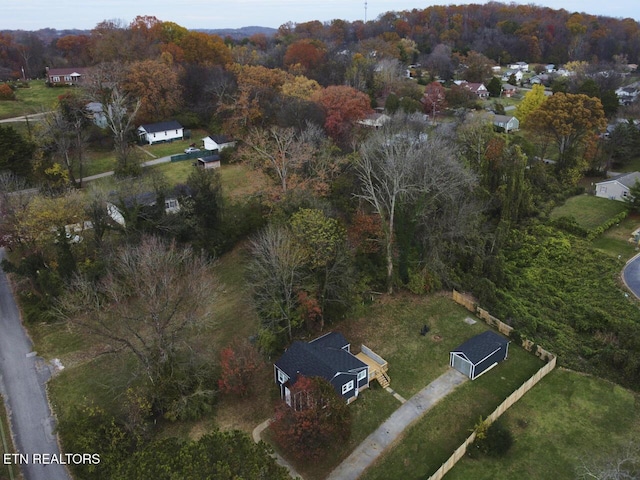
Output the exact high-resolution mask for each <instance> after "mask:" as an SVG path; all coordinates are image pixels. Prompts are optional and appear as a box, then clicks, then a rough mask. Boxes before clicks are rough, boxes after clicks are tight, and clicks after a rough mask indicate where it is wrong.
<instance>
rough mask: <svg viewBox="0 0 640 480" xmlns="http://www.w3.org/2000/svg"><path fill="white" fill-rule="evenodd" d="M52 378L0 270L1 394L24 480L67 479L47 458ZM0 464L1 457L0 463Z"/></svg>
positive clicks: (53, 444)
mask: <svg viewBox="0 0 640 480" xmlns="http://www.w3.org/2000/svg"><path fill="white" fill-rule="evenodd" d="M3 257H4V249H0V259H2V258H3ZM50 375H51V370H50V369H49V366H48V365H47V364H46V363H45V362H44V360H43V359H41V358H38V357H37V356H36V355H35V352H32V345H31V341H30V340H29V338H28V337H27V334H26V332H25V330H24V328H23V327H22V323H21V321H20V314H19V312H18V308H17V306H16V303H15V300H14V298H13V294H12V292H11V288H10V287H9V284H8V282H7V277H6V275H5V273H4V271H2V269H1V268H0V391H1V392H2V395H3V397H4V400H5V405H6V407H7V411H9V412H10V417H11V429H12V432H13V439H14V443H15V446H16V450H17V451H18V453H20V454H23V455H24V457H22V462H20V461H13V462H12V463H16V464H19V465H18V466H19V468H20V469H21V470H22V473H23V475H24V478H25V480H70V478H71V477H70V476H69V473H68V472H67V470H66V467H65V466H63V465H60V464H57V463H50V462H51V459H52V458H54V457H51V456H50V455H51V454H55V455H58V456H59V455H60V449H59V447H58V442H57V437H56V435H55V433H54V432H55V421H54V419H53V417H52V416H51V411H50V409H49V403H48V401H47V394H46V388H45V384H46V382H47V380H48V379H49V377H50ZM78 453H85V452H78ZM87 453H93V452H87ZM47 454H48V455H49V456H47ZM55 458H59V457H55ZM4 460H5V459H4V457H2V458H0V464H2V463H3V462H4ZM16 460H18V459H16ZM25 460H26V462H27V463H24V461H25ZM20 463H22V464H20Z"/></svg>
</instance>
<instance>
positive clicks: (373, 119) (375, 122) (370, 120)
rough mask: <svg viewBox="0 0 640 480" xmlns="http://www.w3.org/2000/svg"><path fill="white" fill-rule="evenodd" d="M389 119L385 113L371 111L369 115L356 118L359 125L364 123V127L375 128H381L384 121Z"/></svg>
mask: <svg viewBox="0 0 640 480" xmlns="http://www.w3.org/2000/svg"><path fill="white" fill-rule="evenodd" d="M389 120H391V117H389V116H388V115H385V114H384V113H377V112H376V113H372V114H371V115H367V116H366V117H365V118H363V119H362V120H358V123H359V124H360V125H364V126H365V127H372V128H375V129H376V130H377V129H378V128H381V127H382V126H383V125H384V124H385V123H387V122H388V121H389Z"/></svg>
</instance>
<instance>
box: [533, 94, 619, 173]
mask: <svg viewBox="0 0 640 480" xmlns="http://www.w3.org/2000/svg"><path fill="white" fill-rule="evenodd" d="M606 126H607V122H606V119H605V116H604V111H603V109H602V103H601V102H600V100H599V99H597V98H591V97H588V96H586V95H582V94H571V93H566V94H565V93H556V94H555V95H553V96H551V97H549V98H547V100H546V101H545V102H544V103H543V104H542V105H540V107H539V108H538V109H536V110H535V111H534V112H533V113H531V115H530V116H529V118H528V125H527V128H530V129H531V130H533V131H535V132H538V133H540V134H543V135H544V134H546V135H549V136H550V137H551V138H552V139H553V140H554V143H555V146H556V148H557V150H558V161H557V163H556V168H557V169H558V171H559V172H560V173H561V174H562V176H563V177H564V178H565V179H566V180H567V181H569V182H570V183H575V182H576V181H577V179H578V178H579V176H580V175H581V172H582V171H583V170H584V168H585V166H586V165H587V161H586V160H585V158H584V153H585V147H586V146H587V144H588V142H589V141H591V140H593V138H594V137H596V136H597V135H598V134H600V133H601V132H603V131H604V129H605V128H606Z"/></svg>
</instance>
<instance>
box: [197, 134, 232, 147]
mask: <svg viewBox="0 0 640 480" xmlns="http://www.w3.org/2000/svg"><path fill="white" fill-rule="evenodd" d="M207 138H208V139H209V140H212V141H214V142H216V143H217V144H218V145H222V144H225V143H231V142H233V140H232V139H231V138H230V137H227V136H226V135H209V136H208V137H205V138H203V140H206V139H207Z"/></svg>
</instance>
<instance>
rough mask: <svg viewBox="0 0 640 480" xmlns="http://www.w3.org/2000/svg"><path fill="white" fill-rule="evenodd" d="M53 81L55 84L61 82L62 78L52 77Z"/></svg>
mask: <svg viewBox="0 0 640 480" xmlns="http://www.w3.org/2000/svg"><path fill="white" fill-rule="evenodd" d="M51 80H53V81H54V82H59V81H60V77H58V76H55V77H52V78H51Z"/></svg>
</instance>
